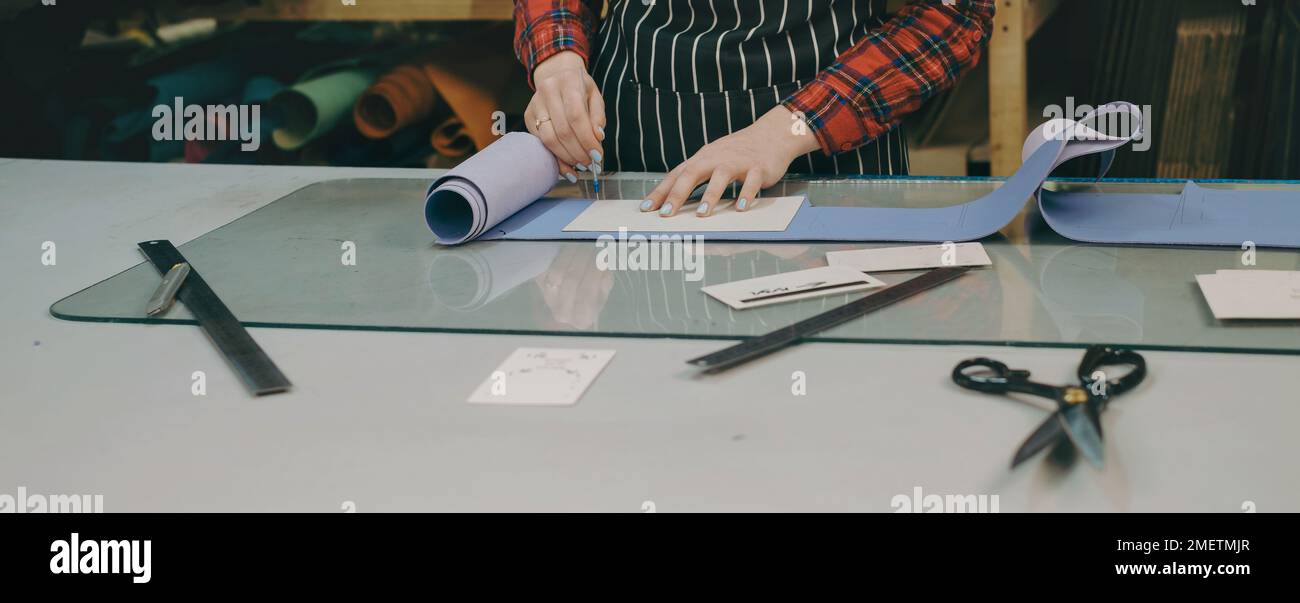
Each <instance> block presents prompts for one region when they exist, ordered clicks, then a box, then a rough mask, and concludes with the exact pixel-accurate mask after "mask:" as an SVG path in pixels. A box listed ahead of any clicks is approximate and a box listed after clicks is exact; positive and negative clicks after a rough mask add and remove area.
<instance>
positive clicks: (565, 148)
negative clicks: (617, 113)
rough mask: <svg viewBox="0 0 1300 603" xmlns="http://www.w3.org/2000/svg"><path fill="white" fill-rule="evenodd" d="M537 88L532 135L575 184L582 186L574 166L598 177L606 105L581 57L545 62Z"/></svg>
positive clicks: (531, 107)
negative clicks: (540, 142) (544, 146)
mask: <svg viewBox="0 0 1300 603" xmlns="http://www.w3.org/2000/svg"><path fill="white" fill-rule="evenodd" d="M533 85H535V86H536V87H537V93H536V94H534V95H533V100H532V101H531V102H529V103H528V109H527V110H525V111H524V120H525V121H526V123H527V126H528V131H529V132H532V133H533V135H535V136H537V137H538V138H540V139H542V142H543V143H544V144H545V145H546V148H547V149H548V150H550V151H551V154H552V155H555V158H556V159H557V160H558V161H559V162H560V174H562V175H563V176H564V177H565V178H568V179H569V181H570V182H577V181H578V176H577V174H575V173H573V169H574V166H577V167H578V169H583V170H586V169H590V170H592V171H593V172H596V173H597V174H599V173H600V163H601V162H602V161H603V160H604V157H603V156H602V155H601V148H602V147H601V141H603V140H605V100H604V99H603V98H601V96H600V90H599V89H598V88H597V87H596V81H595V80H593V79H591V76H590V75H587V66H586V63H585V62H584V61H583V60H582V56H581V55H579V54H578V53H575V52H572V51H567V50H566V51H564V52H560V53H556V54H555V55H553V56H551V57H550V58H548V59H546V60H545V61H542V62H541V64H539V65H538V66H537V67H536V68H534V69H533Z"/></svg>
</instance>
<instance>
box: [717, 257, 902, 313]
mask: <svg viewBox="0 0 1300 603" xmlns="http://www.w3.org/2000/svg"><path fill="white" fill-rule="evenodd" d="M884 286H885V283H883V282H881V281H880V280H878V279H876V278H874V277H871V276H869V275H866V274H862V273H861V272H858V271H857V270H853V269H851V268H837V267H835V266H831V267H827V268H813V269H811V270H800V271H798V272H786V273H784V274H774V275H772V276H764V277H760V278H751V279H747V280H743V281H735V282H731V283H725V284H721V285H710V286H708V287H704V288H703V289H701V290H702V291H704V292H705V293H707V294H709V295H710V296H712V297H713V298H714V299H716V300H718V301H720V302H722V303H724V304H727V305H728V306H731V307H732V308H735V309H737V310H745V309H747V308H757V307H760V306H770V305H772V304H780V303H785V302H792V301H798V300H801V299H809V298H814V297H823V296H826V295H838V294H841V293H852V292H854V291H862V290H865V289H874V288H876V287H884Z"/></svg>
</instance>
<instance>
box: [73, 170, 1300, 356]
mask: <svg viewBox="0 0 1300 603" xmlns="http://www.w3.org/2000/svg"><path fill="white" fill-rule="evenodd" d="M428 182H429V181H428V180H424V179H349V180H332V181H325V182H320V183H316V184H313V185H310V186H307V187H305V188H303V189H300V190H298V191H296V192H294V193H292V194H289V195H287V196H285V197H283V198H281V199H278V200H276V201H274V202H272V203H270V204H268V205H266V206H264V207H262V208H261V209H258V210H256V211H254V212H252V213H250V214H248V215H246V216H244V217H241V218H239V219H238V220H235V221H234V222H231V223H229V224H226V225H225V226H222V227H220V228H217V229H216V230H213V231H211V232H209V233H207V234H205V235H203V236H201V237H199V238H197V239H195V240H193V241H190V242H188V243H185V244H184V245H179V248H180V251H181V253H182V254H184V255H185V256H186V258H187V259H188V260H189V261H190V263H191V264H192V266H193V267H194V269H195V270H196V271H197V272H198V273H200V274H201V275H202V276H203V277H204V279H206V280H207V281H208V283H209V284H210V285H211V286H212V288H213V289H214V290H215V291H216V292H217V294H218V295H219V296H220V297H221V298H222V300H223V301H224V302H225V303H226V305H228V306H229V307H230V309H231V310H232V311H233V312H234V313H235V315H236V316H238V317H239V319H240V321H241V322H243V323H244V324H246V325H248V326H256V327H292V328H314V329H367V330H396V331H429V332H472V333H513V334H546V335H581V336H612V337H680V338H715V339H733V338H741V337H747V336H754V335H760V334H763V333H766V332H768V331H771V330H773V329H776V328H779V327H782V326H786V325H788V324H790V323H793V322H795V321H798V320H802V319H804V318H808V317H810V316H813V315H815V314H818V313H821V312H824V311H826V310H830V309H833V308H835V307H837V306H840V305H843V304H844V303H847V302H849V301H852V300H855V299H858V298H860V297H861V296H863V295H865V294H866V293H855V294H847V295H846V294H841V295H835V296H830V297H824V298H820V299H813V300H805V301H798V302H792V303H787V304H779V305H775V306H767V307H763V308H757V309H750V310H744V311H738V310H732V309H731V308H729V307H727V306H725V305H723V304H722V303H720V302H718V301H716V300H714V299H713V298H711V297H709V296H707V295H705V294H704V293H703V292H701V291H700V288H701V287H704V286H708V285H711V284H720V283H725V282H730V281H735V280H740V279H746V278H753V277H758V276H765V275H770V274H776V273H780V272H788V271H792V270H799V269H804V268H814V267H818V266H824V265H825V254H826V252H828V251H838V250H845V249H859V248H867V247H885V246H894V244H878V243H862V244H802V243H763V244H750V243H722V242H719V243H710V242H708V241H707V239H706V240H705V243H704V245H703V247H702V254H703V256H702V258H700V260H699V264H698V266H680V265H678V266H674V267H676V268H686V269H679V270H640V271H637V270H603V269H601V267H600V266H599V265H598V263H597V256H598V254H599V252H600V248H599V247H598V246H597V245H596V244H595V243H594V242H593V241H572V242H569V241H564V242H550V241H548V242H530V241H493V242H474V243H469V244H466V245H463V246H460V247H451V248H449V247H440V246H438V245H436V244H435V243H434V242H433V236H432V235H431V234H430V233H429V231H428V229H427V227H426V226H425V224H424V220H423V203H424V193H425V189H426V187H427V186H428ZM656 183H657V179H656V178H655V177H654V176H653V175H647V174H620V175H615V176H612V177H609V178H605V179H604V180H603V181H602V185H603V187H602V191H601V192H600V193H599V194H597V193H594V192H593V191H592V190H591V188H590V182H588V181H581V182H579V183H578V184H576V185H571V184H568V183H561V184H562V186H557V187H556V189H555V190H554V191H552V193H551V194H552V196H560V197H589V198H600V199H640V198H643V197H644V196H645V194H646V193H647V192H648V191H649V190H650V189H651V188H653V186H654V185H655V184H656ZM998 185H999V182H998V181H996V180H988V179H918V178H888V179H881V178H874V177H873V178H855V179H843V180H841V179H835V180H789V181H785V182H782V183H780V184H778V185H777V186H775V187H773V188H772V189H768V190H767V191H765V193H764V194H765V196H785V195H805V194H806V195H807V196H808V198H809V200H810V201H811V202H812V203H813V204H814V205H862V206H882V207H939V206H946V205H952V204H957V203H963V202H966V201H969V200H972V199H975V198H977V197H979V196H981V195H983V194H985V193H987V192H989V191H990V190H993V189H994V188H995V187H997V186H998ZM1206 185H1207V186H1211V187H1233V188H1251V187H1267V188H1277V187H1288V188H1291V187H1294V188H1300V185H1296V184H1284V183H1271V184H1253V183H1226V182H1224V183H1209V184H1206ZM1048 186H1049V187H1053V188H1056V189H1061V190H1065V189H1068V190H1074V189H1086V190H1103V191H1131V192H1160V193H1177V192H1179V191H1180V190H1181V188H1182V184H1181V183H1179V182H1157V181H1126V182H1117V181H1106V182H1101V183H1093V182H1081V181H1053V182H1051V183H1049V185H1048ZM759 211H761V209H760V210H759ZM982 242H983V244H984V246H985V248H986V250H987V251H988V254H989V256H990V257H991V258H992V260H993V266H991V267H989V268H984V269H978V270H975V271H973V272H971V273H969V274H967V275H965V276H963V277H961V278H959V279H958V280H956V281H954V282H952V283H949V284H947V285H944V286H942V287H940V288H938V289H934V290H931V291H928V292H926V293H924V294H922V295H920V296H917V297H915V298H912V299H909V300H906V301H904V302H901V303H899V304H897V305H894V306H891V307H888V308H885V309H883V310H881V311H879V312H876V313H874V314H871V315H869V316H865V317H862V318H859V319H857V320H854V321H852V322H849V323H847V324H844V325H842V326H840V327H837V328H835V329H832V330H830V331H827V332H824V333H822V334H820V335H818V336H816V337H815V338H814V339H815V340H825V341H838V342H876V343H926V344H935V343H939V344H996V345H1004V344H1009V345H1026V346H1067V347H1073V346H1083V345H1088V344H1093V343H1109V344H1124V345H1129V346H1132V347H1138V348H1144V349H1186V350H1207V351H1240V352H1257V353H1280V354H1293V353H1300V322H1296V321H1290V322H1242V321H1233V322H1221V321H1216V320H1215V319H1214V317H1213V315H1212V314H1211V313H1210V310H1209V308H1208V306H1206V304H1205V301H1204V299H1203V298H1202V296H1201V294H1200V291H1199V289H1198V288H1197V285H1196V281H1195V275H1197V274H1206V273H1213V272H1214V271H1216V270H1220V269H1240V268H1242V267H1243V266H1242V254H1243V252H1242V250H1240V249H1233V248H1209V247H1196V248H1188V247H1179V248H1172V247H1142V246H1113V245H1089V244H1081V243H1076V242H1072V241H1069V240H1066V239H1063V238H1061V237H1060V236H1058V235H1056V234H1055V233H1053V232H1052V231H1051V230H1050V229H1049V228H1047V226H1046V225H1045V224H1044V223H1043V222H1042V220H1041V218H1040V217H1039V216H1038V215H1037V213H1036V211H1034V205H1033V204H1028V203H1027V208H1026V211H1024V212H1022V215H1021V217H1020V218H1017V220H1016V221H1014V222H1013V223H1012V224H1011V225H1010V226H1008V227H1007V228H1006V229H1005V230H1004V231H1003V232H1002V233H1001V234H999V235H995V236H993V237H989V238H987V239H985V240H984V241H982ZM349 244H351V245H349ZM349 251H351V252H352V253H354V254H355V263H349V262H347V261H345V260H347V259H349V258H345V254H347V253H348V252H349ZM1256 253H1257V257H1256V262H1257V263H1256V265H1255V266H1254V268H1258V269H1273V270H1296V269H1298V268H1300V253H1297V252H1296V251H1294V250H1274V249H1261V250H1258V251H1257V252H1256ZM916 274H918V273H916V272H899V273H880V274H875V275H873V276H876V277H878V278H880V279H881V280H883V281H885V282H886V283H890V284H893V283H897V282H901V281H902V280H905V279H907V278H910V277H912V276H915V275H916ZM159 279H160V277H159V275H158V273H157V272H156V271H155V270H154V268H153V267H152V266H151V265H149V264H147V263H144V262H142V263H141V264H140V265H137V266H135V267H132V268H130V269H128V270H125V271H123V272H121V273H119V274H117V275H115V276H112V277H110V278H108V279H106V280H104V281H102V282H100V283H98V284H95V285H92V286H91V287H88V288H86V289H84V290H82V291H80V292H77V293H75V294H73V295H70V296H68V297H67V298H65V299H63V300H60V301H58V302H57V303H55V304H54V305H53V306H52V307H51V313H52V314H54V316H56V317H58V318H62V319H66V320H81V321H109V322H135V323H175V324H194V321H193V318H192V317H191V315H190V314H189V313H188V312H187V311H186V309H185V308H184V307H183V306H182V305H181V304H177V306H176V307H174V308H173V309H172V310H171V311H170V312H169V313H168V314H166V315H164V316H162V317H159V318H149V317H147V316H146V315H145V312H144V308H145V304H146V301H147V300H148V299H149V297H150V295H151V294H152V293H153V290H154V289H155V287H156V286H157V284H158V282H159Z"/></svg>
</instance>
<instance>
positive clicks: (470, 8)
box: [0, 0, 514, 21]
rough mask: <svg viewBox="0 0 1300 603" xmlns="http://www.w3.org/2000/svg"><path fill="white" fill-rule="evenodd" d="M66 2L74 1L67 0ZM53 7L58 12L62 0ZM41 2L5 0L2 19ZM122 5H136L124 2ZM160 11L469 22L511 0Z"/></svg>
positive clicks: (311, 0)
mask: <svg viewBox="0 0 1300 603" xmlns="http://www.w3.org/2000/svg"><path fill="white" fill-rule="evenodd" d="M62 1H63V2H64V3H65V4H66V3H68V2H70V1H75V0H62ZM98 1H114V2H116V1H118V0H98ZM54 2H55V4H54V5H53V6H50V7H49V9H50V10H58V2H59V0H54ZM40 3H41V0H0V17H5V16H10V15H12V14H15V13H17V12H18V11H20V10H22V9H24V8H27V7H30V6H34V5H38V4H40ZM123 4H131V3H129V2H124V3H123ZM155 6H156V7H157V11H158V14H160V15H164V16H167V17H174V18H192V17H215V18H217V19H221V20H229V21H466V20H507V19H510V18H511V12H512V11H513V10H514V3H513V2H512V0H356V2H355V3H353V4H344V1H343V0H216V1H208V2H201V1H195V0H165V1H163V2H157V3H155Z"/></svg>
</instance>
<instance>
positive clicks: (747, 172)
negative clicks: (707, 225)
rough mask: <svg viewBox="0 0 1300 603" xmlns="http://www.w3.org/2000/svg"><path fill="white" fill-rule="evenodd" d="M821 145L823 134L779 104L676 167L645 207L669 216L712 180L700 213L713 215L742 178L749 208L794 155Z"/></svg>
mask: <svg viewBox="0 0 1300 603" xmlns="http://www.w3.org/2000/svg"><path fill="white" fill-rule="evenodd" d="M819 148H821V145H820V144H819V143H818V142H817V137H816V136H813V135H812V133H811V132H809V131H808V129H807V127H806V126H805V125H804V124H802V123H799V122H798V121H797V120H796V119H795V118H794V115H793V114H791V113H790V111H789V110H788V109H786V108H785V107H783V106H780V105H777V106H776V108H774V109H772V110H771V111H768V112H767V113H765V114H763V116H762V117H760V118H759V119H758V121H756V122H754V123H753V125H751V126H749V127H748V128H745V129H743V130H740V131H739V132H734V133H732V134H730V135H728V136H724V137H722V138H719V139H717V140H715V141H713V142H711V143H709V144H707V145H704V148H701V149H700V150H699V151H698V152H696V153H695V155H694V156H692V157H691V158H690V159H687V160H686V161H685V162H684V163H682V164H681V165H679V166H677V167H676V168H674V169H673V171H671V172H669V173H668V177H667V178H664V181H663V182H660V183H659V186H657V187H655V189H654V190H653V191H650V195H649V196H648V197H647V198H646V200H645V202H644V203H642V204H641V211H655V210H658V211H659V215H660V216H663V217H668V216H671V215H673V214H676V213H677V210H678V209H681V207H682V204H683V203H685V202H686V199H687V198H688V197H690V196H691V192H692V191H694V190H695V188H696V187H698V186H699V185H700V184H701V183H703V182H708V183H709V186H708V188H706V189H705V190H704V197H703V198H701V199H700V205H699V207H698V208H697V209H696V210H695V215H697V216H700V217H707V216H711V215H713V211H714V210H715V209H717V207H718V203H719V201H721V200H722V194H723V193H725V192H726V191H727V187H729V186H731V183H732V182H736V181H739V182H741V183H742V185H741V187H740V196H739V197H737V200H736V209H737V210H739V211H748V210H749V209H751V208H753V207H754V199H755V198H756V197H757V196H758V193H759V191H760V190H762V189H763V188H764V187H768V186H772V185H774V184H776V182H777V181H778V180H780V179H781V177H782V176H784V175H785V171H786V169H787V168H789V167H790V162H791V161H794V160H795V158H796V157H799V156H800V155H805V154H807V153H810V152H812V151H815V150H817V149H819Z"/></svg>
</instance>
